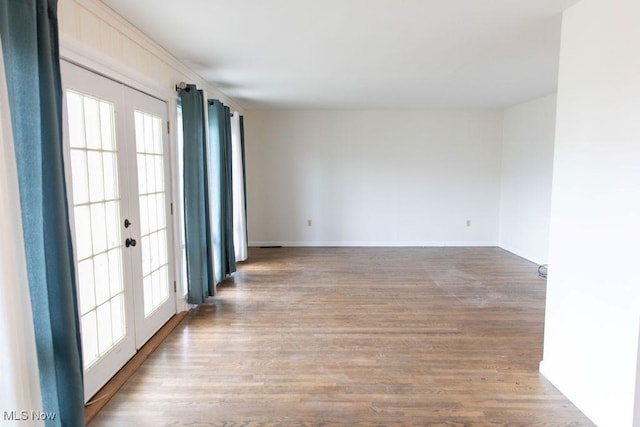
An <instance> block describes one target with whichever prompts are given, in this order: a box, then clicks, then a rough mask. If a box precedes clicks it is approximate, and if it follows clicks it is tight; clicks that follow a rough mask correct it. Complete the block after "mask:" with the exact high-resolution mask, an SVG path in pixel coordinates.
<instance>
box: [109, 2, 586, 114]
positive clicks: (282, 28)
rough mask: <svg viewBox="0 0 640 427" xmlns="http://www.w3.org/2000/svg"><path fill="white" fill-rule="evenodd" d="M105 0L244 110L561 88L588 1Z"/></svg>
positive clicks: (501, 98) (472, 97) (445, 100)
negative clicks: (569, 12) (576, 11)
mask: <svg viewBox="0 0 640 427" xmlns="http://www.w3.org/2000/svg"><path fill="white" fill-rule="evenodd" d="M103 1H104V3H106V4H107V5H108V6H110V7H111V8H113V9H114V10H115V11H116V12H118V13H119V14H120V15H122V16H123V17H124V18H126V19H127V20H129V21H130V22H131V23H133V24H134V25H135V26H136V27H138V28H139V29H140V30H142V31H143V32H144V33H146V34H147V35H148V36H149V37H151V38H152V39H154V40H155V41H156V42H157V43H159V44H160V45H161V46H163V47H164V48H165V49H167V50H168V51H169V52H171V53H172V54H173V55H174V56H176V57H177V58H178V59H179V60H180V61H182V62H183V63H185V64H186V65H188V66H189V67H190V68H192V69H193V70H194V71H196V72H197V73H198V74H200V75H201V76H202V77H204V78H205V79H206V80H207V81H209V82H211V83H212V84H213V85H215V86H216V87H218V88H219V89H220V90H221V91H222V92H224V93H225V94H226V95H228V96H230V97H232V98H234V99H236V100H237V101H238V102H239V104H241V105H242V106H244V107H245V108H271V107H275V108H478V107H490V108H492V107H505V106H509V105H513V104H517V103H519V102H522V101H526V100H529V99H533V98H535V97H538V96H542V95H546V94H548V93H551V92H553V91H555V89H556V86H557V69H558V56H559V47H560V22H561V12H562V11H563V10H565V9H566V8H567V7H569V6H571V5H573V4H575V3H577V1H578V0H224V1H223V0H181V1H169V0H135V1H132V0H103Z"/></svg>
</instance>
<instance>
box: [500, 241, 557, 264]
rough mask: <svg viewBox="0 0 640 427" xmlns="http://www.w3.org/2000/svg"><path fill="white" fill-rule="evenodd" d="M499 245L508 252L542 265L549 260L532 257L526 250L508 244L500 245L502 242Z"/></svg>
mask: <svg viewBox="0 0 640 427" xmlns="http://www.w3.org/2000/svg"><path fill="white" fill-rule="evenodd" d="M498 247H499V248H500V249H504V250H505V251H507V252H511V253H512V254H514V255H517V256H519V257H520V258H524V259H526V260H527V261H531V262H532V263H534V264H538V265H542V264H546V263H547V261H545V260H543V259H541V258H538V257H532V256H530V255H529V254H527V253H525V252H524V251H521V250H519V249H516V248H512V247H509V246H506V245H500V244H498Z"/></svg>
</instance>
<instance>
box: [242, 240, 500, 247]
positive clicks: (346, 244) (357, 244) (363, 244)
mask: <svg viewBox="0 0 640 427" xmlns="http://www.w3.org/2000/svg"><path fill="white" fill-rule="evenodd" d="M249 246H251V247H260V246H285V247H391V248H407V247H409V248H411V247H418V248H429V247H498V242H283V241H268V242H260V241H258V242H249Z"/></svg>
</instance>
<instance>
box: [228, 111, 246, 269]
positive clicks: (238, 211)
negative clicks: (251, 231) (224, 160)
mask: <svg viewBox="0 0 640 427" xmlns="http://www.w3.org/2000/svg"><path fill="white" fill-rule="evenodd" d="M240 117H241V116H240V114H238V113H237V112H234V113H233V114H232V115H231V162H232V183H233V184H232V189H233V245H234V247H235V250H236V261H244V260H246V259H247V223H246V212H245V207H246V202H245V197H246V196H245V194H244V193H245V182H244V179H245V178H244V175H245V173H244V153H243V152H244V150H243V138H242V136H241V127H240Z"/></svg>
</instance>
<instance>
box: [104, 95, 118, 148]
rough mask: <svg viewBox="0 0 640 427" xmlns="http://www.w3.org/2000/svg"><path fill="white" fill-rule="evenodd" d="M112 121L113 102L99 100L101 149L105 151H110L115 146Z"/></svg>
mask: <svg viewBox="0 0 640 427" xmlns="http://www.w3.org/2000/svg"><path fill="white" fill-rule="evenodd" d="M113 122H114V120H113V104H110V103H108V102H104V101H101V102H100V130H101V133H102V149H103V150H106V151H112V150H115V148H116V144H115V137H114V133H115V132H114V129H113Z"/></svg>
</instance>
